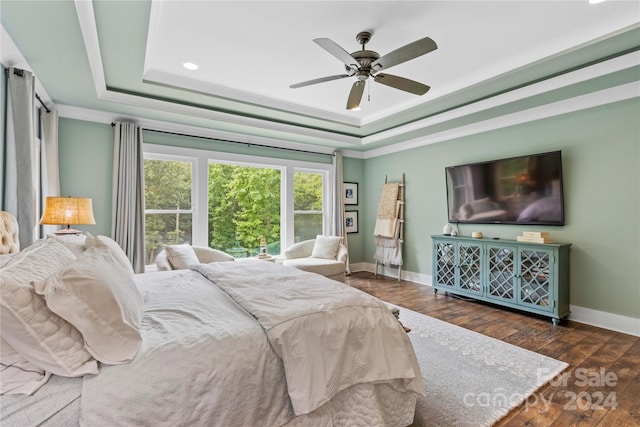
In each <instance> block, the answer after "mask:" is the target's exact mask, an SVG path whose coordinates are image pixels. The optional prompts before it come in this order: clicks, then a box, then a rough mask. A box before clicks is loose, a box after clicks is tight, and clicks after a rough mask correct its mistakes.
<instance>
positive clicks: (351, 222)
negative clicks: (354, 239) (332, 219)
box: [344, 211, 358, 233]
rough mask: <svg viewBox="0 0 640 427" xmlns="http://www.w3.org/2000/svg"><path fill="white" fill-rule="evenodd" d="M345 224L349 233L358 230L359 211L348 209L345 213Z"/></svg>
mask: <svg viewBox="0 0 640 427" xmlns="http://www.w3.org/2000/svg"><path fill="white" fill-rule="evenodd" d="M344 225H345V228H346V230H347V233H357V232H358V211H347V212H345V213H344Z"/></svg>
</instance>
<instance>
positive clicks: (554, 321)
mask: <svg viewBox="0 0 640 427" xmlns="http://www.w3.org/2000/svg"><path fill="white" fill-rule="evenodd" d="M551 322H552V323H553V326H558V323H560V319H558V318H557V317H554V318H552V319H551Z"/></svg>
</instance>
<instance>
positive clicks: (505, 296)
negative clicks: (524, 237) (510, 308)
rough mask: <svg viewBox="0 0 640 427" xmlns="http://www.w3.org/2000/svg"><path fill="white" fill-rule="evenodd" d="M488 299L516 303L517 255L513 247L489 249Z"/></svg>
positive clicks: (491, 247)
mask: <svg viewBox="0 0 640 427" xmlns="http://www.w3.org/2000/svg"><path fill="white" fill-rule="evenodd" d="M488 262H489V268H488V275H489V277H488V279H487V283H488V288H487V297H488V298H492V299H499V300H503V301H509V302H514V301H515V299H516V292H515V279H516V274H515V272H516V255H515V251H514V248H512V247H494V246H489V247H488Z"/></svg>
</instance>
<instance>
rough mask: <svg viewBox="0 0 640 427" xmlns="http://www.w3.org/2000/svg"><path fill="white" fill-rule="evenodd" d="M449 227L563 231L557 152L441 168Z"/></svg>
mask: <svg viewBox="0 0 640 427" xmlns="http://www.w3.org/2000/svg"><path fill="white" fill-rule="evenodd" d="M445 173H446V181H447V207H448V213H449V222H452V223H472V224H527V225H564V200H563V193H562V155H561V152H560V151H554V152H550V153H541V154H532V155H529V156H520V157H512V158H508V159H501V160H494V161H488V162H482V163H473V164H468V165H459V166H450V167H447V168H445Z"/></svg>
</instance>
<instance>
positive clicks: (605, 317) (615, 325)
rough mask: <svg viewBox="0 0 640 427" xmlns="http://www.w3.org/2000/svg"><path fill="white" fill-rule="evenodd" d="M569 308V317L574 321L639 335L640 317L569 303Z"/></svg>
mask: <svg viewBox="0 0 640 427" xmlns="http://www.w3.org/2000/svg"><path fill="white" fill-rule="evenodd" d="M569 309H570V310H571V315H570V316H569V319H570V320H572V321H574V322H579V323H586V324H587V325H591V326H597V327H599V328H605V329H609V330H612V331H616V332H622V333H624V334H629V335H635V336H637V337H640V319H636V318H635V317H629V316H622V315H620V314H614V313H607V312H606V311H599V310H593V309H591V308H585V307H579V306H577V305H570V306H569Z"/></svg>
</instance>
